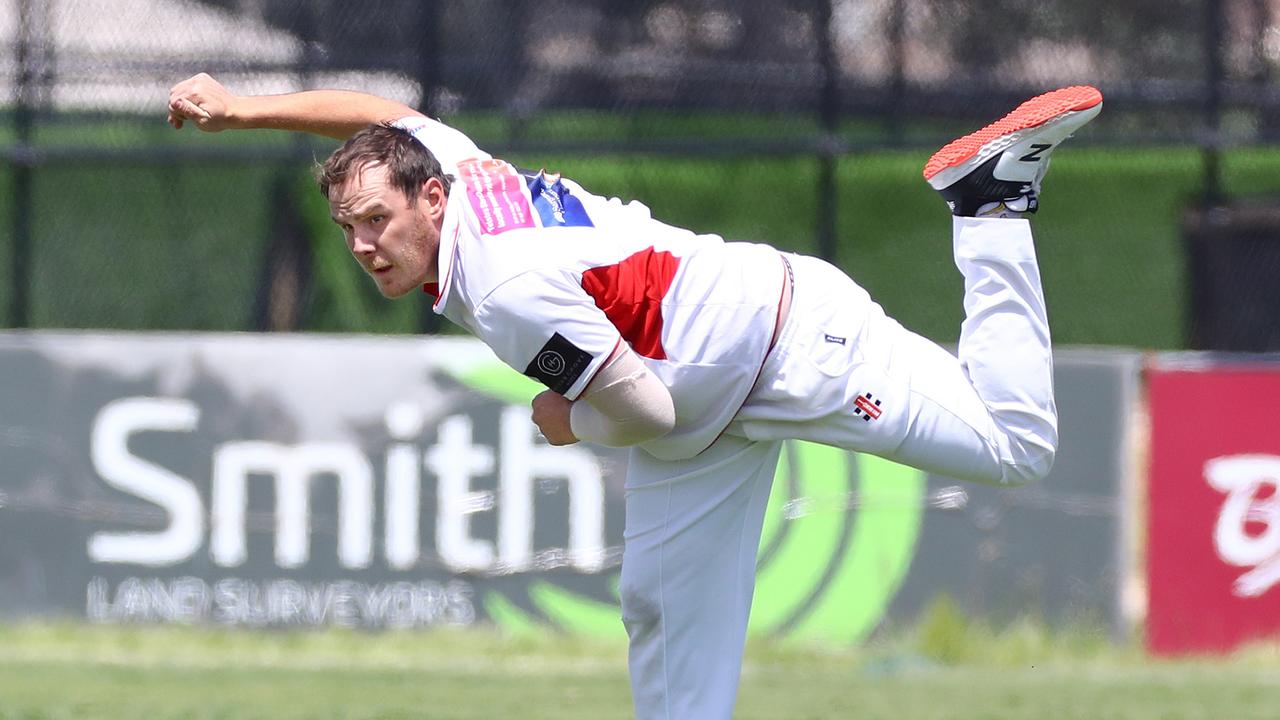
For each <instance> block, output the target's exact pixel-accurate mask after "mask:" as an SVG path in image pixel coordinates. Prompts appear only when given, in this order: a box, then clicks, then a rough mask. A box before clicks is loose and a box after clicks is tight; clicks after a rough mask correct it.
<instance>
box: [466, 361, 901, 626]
mask: <svg viewBox="0 0 1280 720" xmlns="http://www.w3.org/2000/svg"><path fill="white" fill-rule="evenodd" d="M451 375H452V376H453V377H454V378H455V379H457V380H458V381H459V382H461V383H462V384H464V385H466V386H467V387H469V388H471V389H472V390H475V391H476V392H479V393H481V394H484V395H487V396H489V397H492V398H494V399H497V400H500V401H502V402H506V403H510V404H515V405H527V404H528V403H529V401H530V400H532V399H533V396H534V395H536V394H537V393H539V392H541V391H542V390H543V387H542V386H541V385H539V384H538V383H537V382H535V381H533V380H531V379H529V378H527V377H524V376H522V375H520V374H518V373H516V372H515V371H513V370H511V369H509V368H507V367H506V366H505V365H501V364H498V363H485V364H482V365H472V366H470V367H468V368H466V369H459V370H457V371H454V372H451ZM925 490H926V477H925V474H924V473H923V472H921V471H919V470H915V469H912V468H908V467H905V466H903V465H898V464H896V463H892V462H889V461H888V460H883V459H881V458H878V457H874V456H871V455H863V454H859V453H852V452H848V451H845V450H840V449H838V448H833V447H829V446H826V445H819V444H816V443H808V442H798V441H788V442H787V443H785V444H784V448H783V456H782V460H781V462H779V464H778V471H777V474H776V476H775V478H774V483H773V490H772V493H771V495H770V498H769V505H768V509H767V510H766V513H765V525H764V532H763V534H762V536H761V541H760V553H759V559H758V561H757V562H758V565H757V574H756V591H755V599H754V601H753V605H752V610H751V620H750V626H749V627H750V631H751V632H752V633H753V634H765V635H773V636H779V637H786V638H793V639H798V640H809V641H815V642H824V643H838V644H852V643H857V642H860V641H862V640H863V639H865V638H866V637H867V635H868V634H869V633H870V632H871V631H872V630H874V629H875V627H876V625H877V624H878V623H879V621H880V620H881V619H882V618H883V617H884V613H885V611H886V610H887V609H888V607H889V603H890V602H891V601H892V600H893V597H894V595H895V594H896V593H897V591H898V588H899V586H900V585H901V584H902V581H903V579H904V578H905V577H906V574H907V571H908V570H909V569H910V567H911V560H912V557H913V556H914V554H915V549H916V541H917V539H918V537H919V533H920V525H921V521H922V519H923V513H924V496H925ZM612 586H613V588H614V590H615V593H614V594H615V597H616V588H617V578H616V576H615V577H614V578H612ZM527 592H528V602H529V603H530V604H531V605H532V606H533V607H534V608H536V609H537V610H538V612H539V613H540V614H541V616H542V617H537V616H536V615H535V614H533V613H530V612H529V611H527V610H525V609H523V608H522V607H520V605H518V604H516V603H514V602H512V601H511V600H510V599H508V598H507V597H505V596H504V595H503V594H502V593H499V592H496V591H490V592H487V593H486V594H485V595H484V597H483V605H484V608H485V611H486V612H487V614H488V615H489V617H490V619H492V620H493V621H494V622H495V623H496V624H497V625H499V626H501V627H502V628H504V629H505V630H508V631H513V632H537V631H539V630H540V629H542V628H543V626H544V625H545V624H546V622H547V621H550V622H551V623H553V624H554V625H555V626H557V627H559V628H561V629H563V630H566V631H569V632H575V633H581V634H589V635H604V636H623V635H624V631H623V627H622V622H621V620H620V615H619V609H618V605H617V603H616V602H612V603H609V602H602V601H600V600H598V599H595V598H590V597H585V596H582V595H580V594H578V593H575V592H572V591H569V590H566V589H564V588H561V587H559V586H557V585H555V584H554V583H551V582H549V581H546V580H534V581H533V582H531V583H530V584H529V586H528V590H527Z"/></svg>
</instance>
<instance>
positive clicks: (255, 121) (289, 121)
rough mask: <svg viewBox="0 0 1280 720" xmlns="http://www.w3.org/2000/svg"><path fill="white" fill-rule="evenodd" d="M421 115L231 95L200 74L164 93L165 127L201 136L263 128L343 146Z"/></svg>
mask: <svg viewBox="0 0 1280 720" xmlns="http://www.w3.org/2000/svg"><path fill="white" fill-rule="evenodd" d="M414 115H421V113H419V112H418V111H416V110H414V109H413V108H411V107H409V106H407V105H403V104H401V103H398V102H396V101H394V100H388V99H386V98H381V97H378V96H376V95H368V94H366V93H360V92H352V91H349V90H308V91H305V92H297V93H288V94H285V95H235V94H233V93H231V92H230V91H229V90H227V89H226V88H225V87H224V86H223V85H222V83H220V82H218V81H217V80H214V79H213V78H212V77H210V76H209V75H206V74H205V73H200V74H199V75H195V76H193V77H190V78H187V79H186V80H183V81H182V82H180V83H178V84H177V85H174V86H173V88H172V89H171V90H169V124H170V125H172V126H174V127H175V128H178V129H181V128H182V126H183V125H184V124H185V123H187V122H191V123H194V124H195V126H196V127H198V128H199V129H201V130H204V131H205V132H220V131H222V130H233V129H234V130H247V129H254V128H266V129H274V130H292V131H296V132H305V133H311V134H313V135H324V136H325V137H331V138H337V139H339V140H346V139H347V138H349V137H351V136H352V135H354V134H356V132H358V131H360V130H361V129H363V128H364V127H366V126H368V125H371V124H373V123H380V122H387V121H391V120H399V119H401V118H405V117H410V116H414Z"/></svg>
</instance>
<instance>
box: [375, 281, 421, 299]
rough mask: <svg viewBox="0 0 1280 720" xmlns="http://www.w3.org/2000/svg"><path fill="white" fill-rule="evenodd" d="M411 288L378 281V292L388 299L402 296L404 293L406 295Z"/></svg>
mask: <svg viewBox="0 0 1280 720" xmlns="http://www.w3.org/2000/svg"><path fill="white" fill-rule="evenodd" d="M412 289H413V287H412V286H410V287H403V288H402V287H396V286H394V285H383V284H382V283H378V292H380V293H382V297H384V298H386V299H388V300H395V299H396V298H402V297H404V296H405V295H408V294H409V291H410V290H412Z"/></svg>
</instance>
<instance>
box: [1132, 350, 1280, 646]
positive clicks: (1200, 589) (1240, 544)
mask: <svg viewBox="0 0 1280 720" xmlns="http://www.w3.org/2000/svg"><path fill="white" fill-rule="evenodd" d="M1149 382H1150V408H1151V422H1152V427H1151V432H1152V435H1151V472H1150V480H1149V483H1148V490H1149V495H1148V503H1149V507H1150V520H1149V524H1148V528H1149V533H1148V538H1147V546H1148V549H1147V554H1148V582H1149V595H1150V601H1149V610H1148V615H1147V642H1148V644H1149V646H1150V648H1151V650H1152V651H1154V652H1158V653H1183V652H1197V651H1199V652H1203V651H1224V650H1229V649H1231V648H1234V647H1236V646H1238V645H1239V644H1241V643H1243V642H1246V641H1249V640H1260V639H1263V638H1268V637H1274V636H1276V635H1277V633H1280V493H1278V492H1277V491H1278V490H1280V425H1278V424H1277V422H1276V399H1277V398H1280V363H1273V364H1268V365H1263V364H1257V363H1253V364H1240V363H1238V362H1237V363H1234V364H1233V363H1214V362H1207V361H1204V360H1195V359H1192V360H1188V359H1186V358H1178V357H1169V358H1164V359H1162V360H1160V361H1158V362H1156V363H1154V364H1153V366H1152V367H1151V368H1150V369H1149Z"/></svg>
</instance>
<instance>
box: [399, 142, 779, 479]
mask: <svg viewBox="0 0 1280 720" xmlns="http://www.w3.org/2000/svg"><path fill="white" fill-rule="evenodd" d="M396 125H397V126H399V127H402V128H404V129H406V130H408V131H410V132H411V133H412V134H413V136H414V137H415V138H417V139H418V141H419V142H421V143H422V144H423V145H425V146H426V147H427V148H428V149H429V150H431V152H432V153H433V154H434V155H435V156H436V158H437V159H438V160H439V161H440V164H441V166H442V167H443V168H444V171H445V172H446V173H449V174H451V175H453V176H454V178H455V182H454V184H453V187H452V188H451V189H450V192H449V203H448V205H447V207H446V209H445V217H444V224H443V227H442V228H441V235H440V257H439V268H440V278H439V282H438V283H435V284H431V285H428V286H426V287H425V288H424V290H426V291H427V292H428V293H431V294H434V295H436V302H435V305H434V309H435V311H436V312H437V313H439V314H442V315H444V316H445V317H447V318H449V319H450V320H452V321H453V322H455V323H457V324H459V325H461V326H463V327H465V328H467V329H469V330H470V331H471V332H473V333H474V334H475V335H476V336H477V337H479V338H480V339H481V340H482V341H484V343H485V344H487V345H488V346H489V347H490V348H492V349H493V351H494V352H495V353H496V354H497V355H498V357H499V358H501V359H502V361H503V362H505V363H507V364H508V365H510V366H511V367H513V368H515V369H516V370H518V371H520V372H522V373H524V374H526V375H528V376H530V377H533V378H535V379H537V380H539V381H541V382H542V383H543V384H545V385H546V386H547V387H549V388H550V389H552V390H554V391H556V392H559V393H561V394H562V395H564V396H565V397H566V398H568V399H570V400H576V399H577V398H578V397H579V395H580V394H581V393H582V391H583V389H585V388H586V386H587V385H588V383H590V382H591V379H592V378H593V377H594V376H595V374H596V372H597V371H598V370H599V369H600V367H601V366H602V365H603V364H604V362H605V361H606V360H607V359H608V358H609V356H610V355H611V354H612V352H613V350H614V348H615V347H617V345H618V343H619V342H626V343H628V344H629V345H630V347H631V348H632V349H633V350H634V351H635V352H636V354H638V355H639V356H640V357H641V358H642V359H643V361H644V363H645V364H646V365H647V366H648V367H649V369H650V370H652V371H653V372H654V374H656V375H657V376H658V378H659V379H661V380H662V382H663V383H664V384H665V385H666V386H667V388H668V389H669V390H670V391H671V396H672V399H673V401H674V404H675V411H676V424H675V428H674V429H673V430H672V431H671V433H669V434H668V435H665V436H663V437H661V438H658V439H657V440H652V441H650V442H647V443H645V444H644V445H642V447H643V448H644V449H645V450H646V451H647V452H649V453H651V454H652V455H654V456H655V457H658V458H661V459H668V460H672V459H682V458H688V457H692V456H694V455H697V454H698V453H700V452H701V451H702V450H704V449H706V448H707V447H708V446H709V445H710V444H711V443H713V442H715V440H716V438H717V437H719V435H720V433H721V432H723V430H724V429H725V427H726V426H727V425H728V424H729V422H730V420H732V419H733V416H734V415H735V414H736V413H737V411H738V409H739V408H740V407H741V406H742V403H743V401H744V400H745V399H746V397H747V394H748V393H749V392H750V391H751V388H752V386H753V385H754V383H755V381H756V378H757V376H758V375H759V373H760V368H761V366H762V365H763V363H764V359H765V355H767V354H768V352H769V342H770V339H771V337H772V335H773V331H774V324H775V322H776V319H777V312H778V302H779V299H780V296H781V293H782V287H783V275H784V273H785V267H784V265H783V263H782V260H781V257H780V256H779V254H778V251H777V250H775V249H773V248H771V247H769V246H767V245H757V244H749V243H726V242H725V241H724V240H723V239H722V238H720V237H719V236H716V235H699V234H696V233H693V232H691V231H689V230H684V229H681V228H676V227H672V226H670V225H666V224H664V223H662V222H659V221H657V220H655V219H653V217H652V216H651V215H650V213H649V209H648V208H647V207H645V206H644V205H642V204H640V203H637V202H630V203H623V202H621V201H619V200H617V199H616V198H603V197H600V196H597V195H592V194H591V193H588V192H586V191H585V190H583V189H582V187H581V186H579V185H578V184H577V183H574V182H573V181H571V180H568V179H564V178H561V177H559V176H558V175H554V174H549V173H546V172H545V171H544V172H538V173H533V172H528V171H522V170H519V169H517V168H516V167H514V166H513V165H511V164H509V163H507V162H505V161H503V160H500V159H495V158H493V157H491V156H490V155H489V154H488V153H485V152H484V151H482V150H480V149H479V148H477V147H476V145H475V143H474V142H472V141H471V139H470V138H468V137H467V136H466V135H464V134H462V133H461V132H459V131H457V130H455V129H453V128H450V127H448V126H446V125H443V124H442V123H439V122H437V121H435V120H431V119H428V118H424V117H410V118H404V119H402V120H400V121H399V122H397V123H396Z"/></svg>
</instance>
